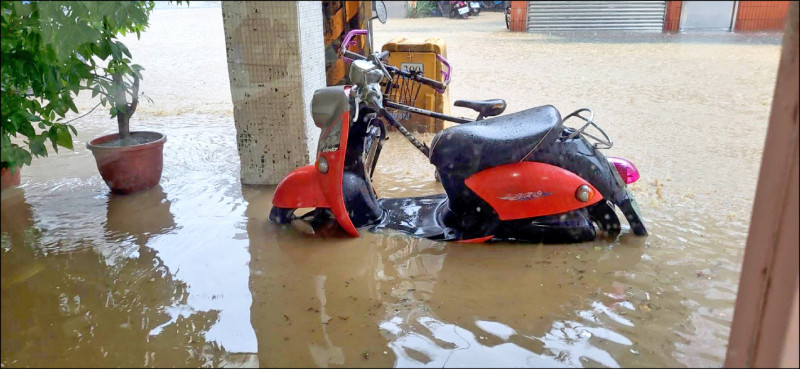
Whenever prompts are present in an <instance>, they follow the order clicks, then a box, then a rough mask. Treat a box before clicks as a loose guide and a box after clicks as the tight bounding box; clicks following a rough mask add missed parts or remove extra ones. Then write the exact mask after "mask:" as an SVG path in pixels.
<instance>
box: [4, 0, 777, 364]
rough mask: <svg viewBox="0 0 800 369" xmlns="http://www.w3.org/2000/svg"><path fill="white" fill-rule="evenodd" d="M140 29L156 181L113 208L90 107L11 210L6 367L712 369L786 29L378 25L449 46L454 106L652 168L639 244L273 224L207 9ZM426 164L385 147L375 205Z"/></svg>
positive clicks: (378, 41)
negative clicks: (240, 142)
mask: <svg viewBox="0 0 800 369" xmlns="http://www.w3.org/2000/svg"><path fill="white" fill-rule="evenodd" d="M192 4H193V3H192ZM150 23H151V26H150V28H149V29H148V30H147V31H146V32H144V33H142V37H141V40H139V41H136V39H135V36H134V37H130V38H126V39H125V42H126V45H127V46H128V47H129V49H130V50H131V52H132V54H133V61H134V62H135V63H138V64H141V65H142V66H144V67H145V71H144V72H143V73H144V80H143V81H142V91H143V92H144V93H145V94H146V95H148V96H149V97H151V98H152V99H153V103H152V104H151V103H146V102H143V103H142V105H140V106H139V108H138V110H137V112H136V114H135V115H134V116H133V119H132V121H131V127H132V128H131V129H132V130H147V131H158V132H162V133H164V134H165V135H166V136H167V142H166V144H165V146H164V172H163V175H162V179H161V182H160V185H159V186H157V187H155V188H152V189H150V190H148V191H145V192H141V193H138V194H134V195H130V196H118V195H113V194H111V193H110V192H109V190H108V188H107V187H106V185H105V183H104V182H103V180H102V179H101V178H100V175H99V174H98V172H97V168H96V164H95V161H94V158H93V157H92V154H91V152H90V151H88V150H87V149H86V143H87V142H88V141H89V140H91V139H93V138H96V137H99V136H101V135H104V134H108V133H113V132H115V131H116V121H114V120H111V119H109V118H108V113H107V111H104V110H103V109H102V108H98V109H97V110H96V111H95V112H93V113H91V114H90V115H88V116H87V117H85V118H83V119H81V120H78V121H76V122H74V125H75V127H76V128H77V130H78V136H77V138H76V140H75V142H74V146H75V150H74V151H69V150H65V149H62V151H61V153H60V154H57V155H56V154H54V153H51V156H50V157H48V158H40V159H34V161H33V165H32V166H30V167H24V168H23V169H22V185H21V186H20V187H18V188H13V189H10V190H5V191H3V192H2V258H1V259H0V262H1V265H0V267H1V268H0V271H1V272H0V273H1V274H0V277H1V280H2V291H1V295H0V304H2V314H0V317H1V321H0V322H1V323H2V336H1V338H2V342H3V345H2V352H1V354H2V357H1V358H0V364H2V366H3V367H21V366H47V367H61V366H64V367H74V366H148V367H153V366H157V367H162V366H215V367H217V366H244V367H252V366H262V367H264V366H271V367H274V366H318V367H337V366H370V367H372V366H380V367H386V366H426V367H445V366H446V367H459V366H515V367H518V366H523V367H531V366H533V367H540V366H570V367H572V366H579V367H620V366H625V367H641V366H647V367H661V366H668V367H676V366H677V367H685V366H705V367H708V366H710V367H719V366H721V365H722V363H723V360H724V357H725V349H726V346H727V342H728V333H729V329H730V323H731V319H732V314H733V306H734V303H735V298H736V290H737V285H738V278H739V271H740V269H741V262H742V257H743V251H744V245H745V241H746V237H747V230H748V225H749V222H750V212H751V208H752V203H753V196H754V194H755V186H756V180H757V178H758V169H759V165H760V160H761V153H762V149H763V143H764V135H765V132H766V125H767V119H768V116H769V109H770V104H771V99H772V93H773V89H774V85H775V75H776V71H777V65H778V57H779V54H780V35H777V34H750V35H747V34H684V35H661V34H650V35H604V34H598V35H596V36H595V35H586V34H584V35H581V34H553V35H537V34H527V33H511V32H508V31H506V29H505V24H504V20H503V15H502V14H501V13H482V14H481V15H480V16H478V17H471V18H470V19H467V20H450V19H445V18H428V19H390V20H389V21H388V22H387V24H385V25H380V24H377V25H376V27H375V45H382V44H383V43H385V42H386V41H388V40H389V39H391V38H394V37H396V36H405V37H409V38H423V39H424V38H427V37H431V36H437V37H440V38H442V39H444V40H445V41H446V43H447V58H448V59H449V60H450V62H451V63H452V64H453V66H454V74H453V82H452V84H451V91H450V99H451V101H450V103H451V104H452V102H453V101H455V100H456V99H490V98H504V99H506V100H507V102H508V108H507V109H506V113H511V112H516V111H520V110H523V109H527V108H530V107H534V106H539V105H545V104H552V105H554V106H555V107H556V108H558V109H559V110H560V111H561V114H562V115H566V114H568V113H569V112H571V111H573V110H575V109H578V108H580V107H584V106H588V107H591V108H593V109H594V112H595V118H596V121H597V122H598V123H599V124H600V125H601V126H602V127H603V128H604V129H605V131H606V132H607V133H608V134H609V136H610V137H611V138H612V139H613V141H614V147H613V148H612V149H610V150H609V151H608V152H607V154H608V155H610V156H619V157H624V158H627V159H629V160H631V161H632V162H633V163H635V164H636V165H637V167H638V168H639V170H640V172H641V175H642V178H641V179H640V180H639V182H637V183H635V184H634V185H633V186H632V190H633V192H634V194H635V196H636V198H637V200H638V202H639V205H640V207H641V209H642V212H643V214H644V217H645V219H644V220H645V224H646V225H647V226H648V230H649V232H650V235H649V236H648V237H647V238H640V237H636V236H633V235H632V234H630V232H629V231H627V230H624V231H623V234H622V235H621V236H620V237H619V239H617V240H599V241H597V242H592V243H585V244H579V245H525V244H503V243H493V244H458V243H442V242H434V241H429V240H420V239H414V238H410V237H407V236H404V235H401V234H373V233H370V232H368V231H366V230H362V231H361V237H360V238H358V239H349V238H333V239H323V238H313V237H307V236H304V235H302V234H300V233H299V232H297V231H296V230H295V229H293V228H291V227H286V226H277V225H275V224H272V223H270V222H269V221H268V215H269V211H270V208H271V206H272V204H271V199H272V191H273V189H274V188H272V187H258V186H243V185H241V183H240V180H239V170H240V164H239V157H238V154H237V151H236V131H235V129H234V122H233V113H232V111H233V105H232V103H231V95H230V88H229V84H228V71H227V64H226V57H225V39H224V33H223V28H222V17H221V10H220V8H219V7H216V8H214V7H211V8H198V7H194V6H192V7H190V8H189V9H157V10H156V11H155V12H154V13H153V14H152V15H151V18H150ZM95 104H97V101H96V100H91V99H89V97H88V96H81V99H80V101H79V103H78V104H77V105H78V108H79V111H81V112H82V113H83V112H86V111H89V110H90V109H91V108H92V107H93V106H94V105H95ZM452 109H453V110H452V112H453V113H454V114H455V115H462V116H469V117H472V116H473V115H474V113H471V112H470V111H468V110H466V109H464V108H452ZM428 139H430V136H428ZM433 169H434V168H433V166H431V165H430V164H429V163H428V162H427V160H426V159H425V158H424V157H422V156H421V155H420V154H419V153H418V152H417V151H416V149H414V148H413V146H411V145H410V144H409V143H408V142H405V141H404V140H403V137H401V136H399V135H393V136H392V137H391V139H390V140H389V141H388V142H387V145H386V146H385V147H384V149H383V154H382V156H381V158H380V162H379V163H378V167H377V173H376V174H375V178H374V180H375V186H376V190H377V192H378V194H379V196H381V197H398V196H421V195H428V194H434V193H441V192H443V190H442V189H441V186H440V185H439V184H438V183H437V182H435V181H434V177H433Z"/></svg>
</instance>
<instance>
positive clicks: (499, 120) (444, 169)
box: [430, 105, 561, 177]
mask: <svg viewBox="0 0 800 369" xmlns="http://www.w3.org/2000/svg"><path fill="white" fill-rule="evenodd" d="M560 132H561V114H559V112H558V110H556V108H555V107H553V106H552V105H545V106H540V107H536V108H531V109H527V110H523V111H520V112H517V113H513V114H508V115H504V116H500V117H495V118H490V119H485V120H479V121H474V122H470V123H465V124H461V125H458V126H453V127H450V128H447V129H445V130H442V131H441V132H439V133H438V134H436V136H435V137H434V138H433V141H432V142H431V149H430V160H431V163H432V164H433V165H435V166H436V168H437V169H438V170H439V171H440V172H441V173H449V174H453V175H456V176H459V177H466V176H468V175H470V174H472V173H477V172H479V171H481V170H484V169H486V168H491V167H495V166H498V165H503V164H510V163H515V162H518V161H520V160H522V159H523V158H524V157H525V156H526V155H528V153H530V152H531V151H533V150H534V149H535V148H536V147H537V146H539V144H540V143H541V142H543V141H547V142H548V143H549V142H552V141H554V140H556V139H557V138H558V136H559V134H560Z"/></svg>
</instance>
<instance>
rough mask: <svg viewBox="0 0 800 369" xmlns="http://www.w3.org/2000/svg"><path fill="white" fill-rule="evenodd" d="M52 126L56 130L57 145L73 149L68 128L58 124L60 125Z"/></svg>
mask: <svg viewBox="0 0 800 369" xmlns="http://www.w3.org/2000/svg"><path fill="white" fill-rule="evenodd" d="M54 128H56V132H57V141H56V142H57V143H58V145H59V146H62V147H66V148H68V149H70V150H73V148H72V135H70V134H69V130H68V129H67V127H65V126H63V125H60V126H57V127H54Z"/></svg>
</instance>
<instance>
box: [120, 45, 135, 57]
mask: <svg viewBox="0 0 800 369" xmlns="http://www.w3.org/2000/svg"><path fill="white" fill-rule="evenodd" d="M117 48H119V49H120V50H122V52H123V53H124V54H125V55H127V56H128V57H129V58H132V57H133V56H131V52H130V51H129V50H128V47H127V46H125V44H123V43H122V42H117Z"/></svg>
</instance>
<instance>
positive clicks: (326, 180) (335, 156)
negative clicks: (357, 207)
mask: <svg viewBox="0 0 800 369" xmlns="http://www.w3.org/2000/svg"><path fill="white" fill-rule="evenodd" d="M341 124H342V137H341V139H340V140H339V148H338V149H337V150H336V151H330V152H323V153H319V156H318V157H317V162H319V157H325V159H327V160H328V173H326V174H322V173H320V172H319V171H316V173H317V178H318V180H319V182H318V183H319V186H320V188H321V189H322V193H323V194H324V195H325V198H326V199H327V200H328V205H329V207H330V209H331V212H332V213H333V216H334V217H335V218H336V221H337V222H339V225H341V226H342V228H344V230H345V231H346V232H347V233H349V234H350V235H351V236H353V237H358V236H359V234H358V230H357V229H356V227H355V226H354V225H353V221H351V220H350V215H348V214H347V208H346V207H345V206H344V192H343V190H342V179H343V177H344V154H345V150H347V135H348V134H349V133H350V113H349V112H344V113H342V121H341Z"/></svg>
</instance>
